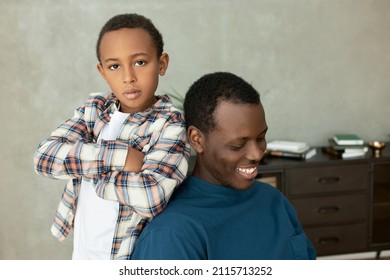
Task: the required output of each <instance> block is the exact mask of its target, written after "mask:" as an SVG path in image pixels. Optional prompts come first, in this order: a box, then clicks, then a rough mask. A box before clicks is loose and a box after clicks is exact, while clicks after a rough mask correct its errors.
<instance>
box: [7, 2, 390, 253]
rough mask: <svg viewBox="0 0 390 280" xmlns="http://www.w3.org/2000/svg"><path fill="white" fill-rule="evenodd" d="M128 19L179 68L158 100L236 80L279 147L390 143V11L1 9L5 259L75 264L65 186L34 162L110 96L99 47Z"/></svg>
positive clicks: (215, 6) (258, 6) (279, 6)
mask: <svg viewBox="0 0 390 280" xmlns="http://www.w3.org/2000/svg"><path fill="white" fill-rule="evenodd" d="M244 4H245V5H244ZM124 12H137V13H142V14H144V15H146V16H147V17H149V18H151V19H152V20H153V21H154V23H155V24H156V25H157V26H158V28H159V29H160V30H161V32H162V33H163V35H164V38H165V42H166V51H167V52H168V53H169V54H170V55H171V62H170V67H169V69H168V70H169V71H168V73H167V75H166V76H165V77H164V78H163V79H162V81H161V84H160V92H164V91H168V92H169V91H173V90H175V91H178V92H180V93H185V91H186V90H187V88H188V87H189V86H190V84H191V83H192V82H193V81H194V80H195V79H197V78H199V77H200V75H202V74H205V73H206V72H211V71H218V70H223V71H231V72H234V73H236V74H239V75H241V76H243V77H244V78H246V79H247V80H248V81H250V82H252V83H253V84H254V86H255V87H256V88H257V89H258V90H259V91H260V93H261V95H262V100H263V103H264V105H265V108H266V113H267V118H268V124H269V127H270V130H269V135H268V139H269V140H273V139H287V140H300V141H307V142H309V143H310V144H311V145H324V144H326V140H327V138H328V137H329V136H331V135H332V134H334V133H336V132H355V133H358V134H360V135H361V136H362V137H363V138H364V139H365V140H371V139H383V140H390V139H389V137H388V134H389V133H390V126H389V119H390V110H389V104H390V79H389V73H390V51H389V50H390V36H389V30H390V1H388V0H326V1H325V0H257V1H256V0H247V1H241V0H197V1H183V0H165V1H160V0H149V1H129V0H122V1H112V0H110V1H108V0H105V1H93V0H90V1H87V0H82V1H80V0H68V1H54V0H52V1H50V0H40V1H28V0H16V1H15V0H2V1H1V2H0V66H1V67H0V77H1V83H0V94H1V105H2V108H1V110H0V116H1V119H2V120H3V126H2V132H1V135H2V136H1V138H0V141H1V142H0V143H1V145H0V149H1V158H0V162H1V168H0V213H1V214H0V215H1V217H0V218H1V225H0V259H67V258H70V255H71V247H72V246H71V245H72V240H71V238H69V239H68V240H66V241H65V242H63V243H59V242H57V241H56V239H55V238H54V237H52V236H51V234H50V231H49V229H50V224H51V221H52V219H53V214H54V211H55V208H56V205H57V203H58V200H59V197H60V194H61V192H62V189H63V187H64V182H61V181H54V180H49V179H45V178H41V177H39V176H38V175H36V174H35V173H34V171H33V168H32V158H33V153H34V151H35V149H36V146H37V145H38V143H39V142H40V141H42V140H43V139H44V138H45V137H46V136H47V135H48V134H49V133H50V132H51V131H52V130H53V129H54V128H55V127H56V126H57V125H59V124H60V122H62V121H64V120H65V119H67V118H69V117H71V116H72V114H73V110H74V109H75V108H76V107H77V106H79V105H80V104H81V102H82V101H83V100H84V99H85V98H86V97H87V95H88V93H89V92H92V91H103V90H106V89H107V87H106V85H105V83H104V82H103V81H102V80H101V78H100V77H99V75H98V73H97V71H96V68H95V64H96V59H95V41H96V39H97V34H98V31H99V29H100V27H101V26H102V24H104V22H105V21H106V20H107V19H108V18H109V17H111V16H113V15H114V14H117V13H124Z"/></svg>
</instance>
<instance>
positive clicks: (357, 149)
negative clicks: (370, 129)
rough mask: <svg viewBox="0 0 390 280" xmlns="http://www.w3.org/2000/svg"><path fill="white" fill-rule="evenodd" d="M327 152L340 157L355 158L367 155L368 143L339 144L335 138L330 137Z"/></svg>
mask: <svg viewBox="0 0 390 280" xmlns="http://www.w3.org/2000/svg"><path fill="white" fill-rule="evenodd" d="M326 152H327V153H328V154H330V155H333V156H336V157H338V158H355V157H362V156H365V155H366V153H367V152H368V147H367V146H366V145H338V144H337V143H336V142H335V141H334V139H329V146H328V147H326Z"/></svg>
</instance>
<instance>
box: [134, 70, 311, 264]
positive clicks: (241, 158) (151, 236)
mask: <svg viewBox="0 0 390 280" xmlns="http://www.w3.org/2000/svg"><path fill="white" fill-rule="evenodd" d="M184 115H185V118H186V124H187V135H188V138H189V141H190V144H191V146H192V147H193V148H194V150H195V151H196V164H195V167H194V170H193V173H192V176H189V177H188V178H187V179H186V180H185V181H184V183H183V184H182V186H181V187H180V188H179V189H178V190H177V191H175V193H174V195H173V197H172V199H171V200H170V202H169V205H168V206H167V208H166V209H165V210H164V212H162V213H161V214H160V215H159V216H157V217H156V218H155V219H153V220H152V221H151V222H150V224H149V225H147V226H146V228H145V230H144V231H143V233H142V234H141V236H140V238H139V239H138V241H137V243H136V246H135V250H134V253H133V255H132V259H202V260H204V259H214V260H222V259H244V260H246V259H315V250H314V248H313V246H312V244H311V243H310V241H309V240H308V238H307V237H306V235H305V233H304V232H303V230H302V227H301V225H300V223H299V221H298V219H297V217H296V214H295V211H294V209H293V208H292V206H291V205H290V203H289V202H288V201H287V199H286V198H285V197H284V196H283V195H282V193H281V192H279V191H278V190H277V189H275V188H273V187H272V186H270V185H268V184H265V183H261V182H259V181H256V180H254V179H255V177H256V175H257V168H258V165H259V163H260V160H261V159H262V157H263V155H264V152H265V150H266V140H265V136H266V132H267V129H268V127H267V123H266V120H265V114H264V109H263V106H262V104H261V102H260V97H259V94H258V93H257V91H256V90H255V89H254V88H253V87H252V86H251V85H250V84H248V83H247V82H245V81H244V80H243V79H241V78H240V77H237V76H236V75H233V74H231V73H224V72H218V73H213V74H208V75H205V76H203V77H202V78H200V79H199V80H198V81H196V82H195V83H194V84H193V85H192V86H191V87H190V89H189V91H188V93H187V95H186V97H185V102H184Z"/></svg>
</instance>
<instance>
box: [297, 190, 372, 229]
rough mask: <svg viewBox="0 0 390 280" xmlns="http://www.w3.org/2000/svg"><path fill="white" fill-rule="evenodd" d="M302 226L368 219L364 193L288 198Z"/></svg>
mask: <svg viewBox="0 0 390 280" xmlns="http://www.w3.org/2000/svg"><path fill="white" fill-rule="evenodd" d="M290 201H291V203H292V205H293V206H294V208H295V210H296V211H297V214H298V218H299V220H300V222H301V224H302V225H303V226H305V225H320V224H331V223H332V224H334V223H343V222H353V221H366V220H367V219H368V201H367V196H366V195H364V194H354V195H342V196H328V197H315V198H294V199H290Z"/></svg>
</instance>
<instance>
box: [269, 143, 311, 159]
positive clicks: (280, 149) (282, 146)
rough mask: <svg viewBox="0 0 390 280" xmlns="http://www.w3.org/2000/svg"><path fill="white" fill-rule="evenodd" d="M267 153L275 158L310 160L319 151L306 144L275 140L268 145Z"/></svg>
mask: <svg viewBox="0 0 390 280" xmlns="http://www.w3.org/2000/svg"><path fill="white" fill-rule="evenodd" d="M267 153H268V154H269V155H270V156H275V157H286V158H295V159H309V158H311V157H313V156H315V155H316V153H317V151H316V149H315V148H312V147H310V146H309V144H307V143H305V142H297V141H280V140H275V141H271V142H269V143H267Z"/></svg>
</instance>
